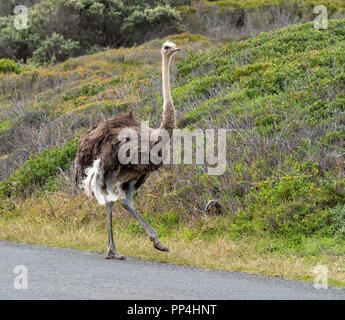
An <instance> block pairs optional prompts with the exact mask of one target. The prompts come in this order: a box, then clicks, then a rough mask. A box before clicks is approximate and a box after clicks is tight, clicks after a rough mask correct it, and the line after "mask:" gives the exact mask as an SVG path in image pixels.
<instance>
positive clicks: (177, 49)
mask: <svg viewBox="0 0 345 320" xmlns="http://www.w3.org/2000/svg"><path fill="white" fill-rule="evenodd" d="M172 51H173V52H176V51H181V49H180V48H172Z"/></svg>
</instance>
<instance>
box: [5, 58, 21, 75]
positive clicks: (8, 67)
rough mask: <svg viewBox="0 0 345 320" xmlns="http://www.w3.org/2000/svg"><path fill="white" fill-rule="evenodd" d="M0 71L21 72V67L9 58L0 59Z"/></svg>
mask: <svg viewBox="0 0 345 320" xmlns="http://www.w3.org/2000/svg"><path fill="white" fill-rule="evenodd" d="M0 72H4V73H7V72H15V73H17V74H19V73H21V69H20V67H19V66H18V64H17V63H16V62H15V61H13V60H11V59H0Z"/></svg>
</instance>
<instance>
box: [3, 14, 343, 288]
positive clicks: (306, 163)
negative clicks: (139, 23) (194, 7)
mask: <svg viewBox="0 0 345 320" xmlns="http://www.w3.org/2000/svg"><path fill="white" fill-rule="evenodd" d="M164 40H165V39H163V40H154V41H151V42H148V43H146V44H144V45H142V46H139V47H134V48H130V49H125V48H121V49H117V50H110V51H106V52H101V53H98V54H95V55H91V56H85V57H80V58H77V59H70V60H67V61H66V62H64V63H61V64H58V65H56V66H51V67H47V68H36V69H30V67H27V69H26V70H25V68H24V70H22V72H21V73H20V74H16V73H6V74H3V77H2V78H1V79H0V103H1V110H0V112H1V114H0V139H1V144H0V148H1V149H0V152H1V155H0V157H1V158H0V159H1V160H0V161H1V162H0V164H1V171H0V174H1V176H2V181H1V184H0V194H1V205H0V210H1V217H2V218H3V219H0V221H1V224H0V226H1V230H2V231H1V230H0V238H2V239H12V240H21V241H23V240H22V239H21V238H23V237H24V241H25V237H27V240H26V241H35V242H39V243H42V242H43V243H51V241H52V240H51V239H50V240H48V239H47V240H46V241H44V240H42V238H38V239H36V240H35V238H32V237H36V236H38V235H37V234H35V236H33V235H30V234H29V232H26V231H24V230H25V228H24V229H23V228H20V223H21V222H23V221H24V222H25V223H27V222H28V221H30V223H32V224H33V226H41V227H33V228H35V233H36V232H38V233H39V231H38V230H39V229H40V228H42V229H43V230H45V231H44V234H48V235H49V232H51V233H52V234H55V233H56V232H57V231H56V230H59V233H60V236H61V235H62V234H67V233H68V230H69V231H71V230H73V234H74V236H73V239H74V240H71V239H72V238H69V240H68V241H67V240H66V241H67V242H65V243H68V245H71V244H72V243H73V242H74V243H75V246H76V247H83V248H85V247H87V248H99V247H102V246H101V245H103V244H102V243H101V244H99V242H97V245H96V243H95V242H92V241H93V240H91V238H88V239H85V238H83V236H82V235H81V233H82V231H85V230H86V229H87V228H89V229H87V231H85V232H86V234H88V235H90V237H92V236H91V235H92V234H94V235H95V239H101V237H98V236H97V235H98V234H99V232H103V231H104V230H105V229H104V228H105V221H104V220H105V219H104V213H103V208H100V207H99V206H98V205H96V204H95V203H93V202H92V203H90V202H88V201H87V200H86V199H85V198H84V197H83V196H81V195H79V194H75V195H72V192H71V190H72V188H71V185H70V182H69V181H70V178H69V174H70V171H69V167H70V165H71V163H72V159H73V157H74V155H75V152H76V142H77V141H78V137H79V136H80V135H81V134H82V133H83V132H84V131H85V130H86V128H87V127H88V126H89V125H90V124H94V123H97V122H98V121H99V120H101V119H103V118H106V117H109V116H112V115H115V114H118V113H121V112H126V111H128V110H129V109H130V108H134V109H135V111H136V115H137V117H138V118H141V119H144V120H149V122H150V124H151V125H152V126H157V125H158V124H159V122H160V119H161V111H162V107H161V105H162V97H161V70H160V46H161V44H162V41H164ZM169 40H171V41H173V42H175V43H177V44H178V45H179V46H181V48H182V49H183V51H182V52H181V55H180V56H179V57H176V60H175V61H174V63H173V66H172V67H173V70H172V77H173V81H172V83H173V86H174V89H173V92H172V95H173V99H174V102H175V106H176V108H177V110H178V114H177V118H178V126H179V127H180V128H183V127H189V128H226V129H228V135H227V168H226V172H225V174H223V175H221V176H208V175H207V174H206V172H207V171H206V167H204V166H200V165H183V166H181V165H179V166H171V167H168V168H166V169H165V170H161V171H159V172H158V173H155V174H153V175H152V176H151V177H150V179H149V180H148V181H147V184H146V185H145V187H143V188H142V189H141V190H139V194H138V197H137V198H136V199H135V200H136V204H137V207H138V208H140V210H141V212H143V213H144V214H145V216H146V217H147V219H148V220H149V221H150V222H151V223H152V225H153V226H154V227H155V228H156V229H157V231H158V233H159V234H160V235H161V236H162V237H163V239H164V238H165V239H167V241H168V242H171V243H170V245H171V246H174V243H175V240H176V246H183V244H185V247H186V248H190V247H189V245H191V244H193V247H194V246H195V245H196V246H198V245H197V244H196V243H198V241H201V243H203V244H202V245H200V250H201V251H200V252H202V250H203V249H204V246H206V247H207V244H210V243H212V245H213V247H212V248H213V249H212V252H210V253H209V254H210V255H211V256H210V255H208V258H209V259H213V260H214V261H222V263H225V265H226V267H224V265H223V266H222V264H220V265H219V264H216V267H217V268H225V269H232V270H233V269H237V270H249V271H258V270H259V271H260V272H268V273H272V272H274V271H272V270H275V271H277V269H279V268H280V267H281V268H283V267H282V265H283V264H284V263H287V261H288V260H289V261H290V260H291V257H294V258H293V259H292V260H293V261H297V260H298V259H305V260H303V261H304V263H306V264H307V265H308V266H310V265H314V264H315V263H320V262H322V263H323V264H325V265H327V266H328V267H329V269H330V273H331V277H332V278H333V279H335V280H337V281H339V282H345V278H344V272H343V270H344V261H345V259H344V252H345V250H344V249H345V200H344V199H345V191H344V190H345V176H344V165H345V163H344V151H345V143H344V135H345V130H344V129H345V94H344V91H345V70H344V66H345V56H344V51H345V41H344V40H345V19H338V20H332V21H330V23H329V26H328V30H316V29H314V28H313V23H311V22H310V23H306V24H301V25H293V26H288V27H286V28H283V29H280V30H275V31H271V32H268V33H262V34H260V35H259V36H258V37H256V38H252V39H248V40H245V41H240V42H232V43H224V42H223V43H222V42H220V41H215V40H210V39H208V38H206V37H204V36H199V35H190V34H188V33H183V34H180V35H175V36H171V37H169ZM45 149H47V150H45ZM33 154H36V155H35V156H32V155H33ZM26 159H28V160H27V161H26V162H25V160H26ZM15 169H16V170H15ZM210 199H216V200H218V201H219V203H220V204H221V206H222V208H223V214H222V215H220V216H209V215H206V216H205V215H204V208H205V205H206V203H207V201H208V200H210ZM117 209H118V212H120V213H119V219H116V223H117V224H118V228H119V230H122V231H119V232H122V234H121V235H120V238H121V237H122V239H126V243H127V242H128V241H129V240H128V239H132V240H131V241H135V240H133V239H136V238H137V239H142V235H143V231H142V230H141V229H140V228H139V226H138V225H137V224H136V223H135V222H133V221H132V220H130V219H128V218H125V217H124V216H125V214H124V212H122V209H121V208H120V206H119V207H117ZM120 216H121V219H120ZM6 221H8V223H10V224H11V225H10V224H7V223H6ZM52 221H53V222H52ZM45 224H47V226H49V228H48V227H47V228H45V227H43V225H45ZM14 226H16V227H17V228H18V229H17V230H16V229H15V227H14ZM55 229H56V230H55ZM18 230H21V232H19V231H18ZM54 230H55V231H54ZM23 234H24V235H25V236H23ZM104 234H105V233H104ZM30 237H31V238H30ZM42 237H43V233H42ZM78 237H80V239H83V240H80V239H79V238H78ZM43 238H44V237H43ZM48 238H49V236H48ZM50 238H51V237H50ZM33 239H34V240H33ZM78 239H79V240H80V241H81V242H78V241H79V240H78ZM105 240H106V238H104V241H105ZM61 241H62V240H61ZM83 241H86V242H87V244H86V242H83ZM90 241H91V242H92V244H90ZM97 241H98V240H97ZM82 243H84V244H82ZM215 243H217V246H218V247H217V249H216V248H215V247H214V244H215ZM229 243H231V245H229ZM234 243H237V244H243V247H242V246H241V245H240V246H239V247H237V246H236V248H235V249H234V247H233V246H234ZM245 243H247V244H245ZM210 246H211V244H210ZM208 248H209V249H210V247H208ZM222 248H223V249H222ZM190 249H191V248H190ZM191 250H196V252H195V251H194V252H195V254H196V256H198V254H197V252H198V251H197V249H195V247H194V248H193V249H191ZM210 250H211V249H210ZM224 250H225V251H226V252H225V251H224ZM227 250H229V251H227ZM238 250H240V251H241V253H238ZM242 250H243V251H242ZM173 252H174V251H173ZM229 252H232V254H233V255H231V254H230V253H229ZM236 252H237V253H236ZM175 253H176V252H175ZM134 254H136V255H137V254H138V252H137V251H135V253H134ZM212 254H213V255H214V256H212ZM152 255H153V256H151V255H149V256H150V257H151V258H155V259H159V260H164V259H168V260H164V261H174V262H176V261H177V262H179V263H189V264H197V265H201V266H206V267H215V265H210V264H207V263H206V262H205V260H202V261H201V260H200V261H201V262H200V261H199V263H197V262H195V261H194V262H193V261H191V260H190V259H191V258H190V253H189V255H188V254H186V255H185V256H184V255H183V252H181V253H180V255H179V253H176V257H177V258H176V260H169V259H172V258H163V257H162V255H161V254H158V253H155V254H152ZM256 255H257V256H256ZM233 256H237V258H238V259H237V260H236V259H235V260H236V264H232V265H231V264H230V265H227V264H226V263H230V262H229V261H230V260H231V259H232V257H233ZM224 257H227V259H230V260H229V261H227V260H226V259H225V258H224ZM242 257H244V258H243V259H242ZM258 257H259V258H258ZM273 257H274V259H278V258H277V257H280V258H281V257H285V258H284V259H285V260H284V259H283V258H281V259H283V260H281V261H280V262H279V259H278V260H277V261H278V262H277V261H276V262H274V263H273V262H272V264H269V263H268V264H267V265H265V264H264V261H271V260H267V259H271V258H272V259H273ZM195 259H197V257H195ZM217 259H219V260H217ZM255 259H257V260H258V261H261V262H260V264H255V263H254V262H253V265H251V263H250V262H251V261H254V260H255ZM265 259H266V260H265ZM294 259H295V260H294ZM235 260H234V261H235ZM225 261H226V262H225ZM272 261H273V260H272ZM208 263H209V262H208ZM234 263H235V262H234ZM258 263H259V262H258ZM273 264H274V266H273ZM280 264H281V265H280ZM246 266H247V267H246ZM296 268H297V267H296ZM292 269H293V268H292ZM292 269H288V270H285V269H284V268H283V269H279V272H278V273H280V274H282V275H285V276H294V277H296V274H297V277H302V276H303V277H306V276H309V277H310V276H311V274H312V271H311V269H308V270H307V271H306V270H303V271H301V270H300V271H296V270H297V269H298V268H297V269H296V270H292ZM298 270H299V269H298Z"/></svg>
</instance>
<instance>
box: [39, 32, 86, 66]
mask: <svg viewBox="0 0 345 320" xmlns="http://www.w3.org/2000/svg"><path fill="white" fill-rule="evenodd" d="M79 49H80V45H79V42H78V41H73V40H71V39H67V40H66V39H65V38H64V37H63V36H62V35H61V34H58V33H55V32H54V33H53V34H52V35H51V37H49V38H47V39H46V40H43V41H42V42H41V44H40V46H39V47H38V49H37V50H36V51H35V52H34V53H33V56H32V60H33V61H34V62H36V63H39V64H43V63H45V62H51V63H54V62H56V61H63V60H66V59H68V58H70V57H72V56H74V55H75V53H76V52H78V50H79Z"/></svg>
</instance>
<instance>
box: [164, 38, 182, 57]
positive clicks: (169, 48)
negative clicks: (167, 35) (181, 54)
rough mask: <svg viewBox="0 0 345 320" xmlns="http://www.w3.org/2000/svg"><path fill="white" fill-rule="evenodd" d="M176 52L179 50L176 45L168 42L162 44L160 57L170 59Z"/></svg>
mask: <svg viewBox="0 0 345 320" xmlns="http://www.w3.org/2000/svg"><path fill="white" fill-rule="evenodd" d="M177 51H180V49H179V48H177V46H176V44H175V43H172V42H170V41H167V42H165V43H164V44H163V47H162V51H161V52H162V55H164V56H167V57H170V56H172V55H173V54H174V53H175V52H177Z"/></svg>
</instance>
